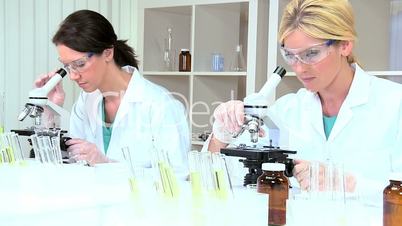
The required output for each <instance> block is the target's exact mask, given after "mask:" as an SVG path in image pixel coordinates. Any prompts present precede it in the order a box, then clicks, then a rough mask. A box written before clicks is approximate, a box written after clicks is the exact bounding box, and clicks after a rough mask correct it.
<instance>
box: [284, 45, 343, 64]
mask: <svg viewBox="0 0 402 226" xmlns="http://www.w3.org/2000/svg"><path fill="white" fill-rule="evenodd" d="M335 42H336V40H333V39H329V40H327V41H325V42H321V43H317V44H314V45H312V46H310V47H308V48H306V49H304V50H303V51H301V52H299V53H297V54H295V53H292V52H290V51H288V50H296V49H286V48H285V44H284V43H282V45H281V47H280V52H281V55H282V57H283V59H284V60H285V62H286V63H287V64H288V65H290V66H293V65H295V64H296V63H297V62H301V63H303V64H307V65H314V64H318V63H319V62H321V61H322V60H324V59H325V58H326V57H327V56H328V55H329V51H327V54H326V56H324V57H323V58H322V59H320V60H318V61H317V62H313V63H309V62H306V61H305V60H303V59H302V57H301V56H300V53H304V52H305V51H307V50H309V49H311V48H314V47H317V46H326V47H328V48H329V47H330V46H332V45H333V44H334V43H335ZM285 51H286V52H290V53H291V54H292V55H293V56H294V57H295V59H296V60H297V61H296V60H295V61H294V63H289V61H287V60H286V57H285V55H284V54H285Z"/></svg>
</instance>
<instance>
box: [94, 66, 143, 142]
mask: <svg viewBox="0 0 402 226" xmlns="http://www.w3.org/2000/svg"><path fill="white" fill-rule="evenodd" d="M122 69H123V70H125V71H126V72H128V73H131V74H132V76H131V79H130V81H129V83H128V87H127V90H126V91H125V92H126V93H125V94H124V97H123V99H122V101H121V102H120V106H119V109H118V110H117V113H116V118H115V121H114V123H113V126H114V125H116V124H118V123H120V122H121V120H122V119H123V118H124V116H125V115H126V114H127V113H128V111H129V107H130V106H129V105H130V104H129V103H134V102H142V101H145V99H144V97H145V93H144V86H145V85H146V84H145V79H144V77H143V76H142V75H141V74H140V73H139V72H138V70H137V69H136V68H135V67H132V66H124V67H122ZM87 101H88V102H87V104H86V110H87V112H88V113H89V115H92V116H93V117H90V120H89V124H90V127H91V131H92V133H93V134H94V135H95V134H97V131H96V129H97V128H98V127H97V126H96V125H97V123H102V122H103V119H102V111H103V109H102V101H103V95H102V93H101V92H100V91H99V90H95V91H94V92H92V93H89V96H88V100H87ZM95 106H96V107H95Z"/></svg>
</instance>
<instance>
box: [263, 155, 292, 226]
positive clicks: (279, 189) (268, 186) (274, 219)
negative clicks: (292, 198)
mask: <svg viewBox="0 0 402 226" xmlns="http://www.w3.org/2000/svg"><path fill="white" fill-rule="evenodd" d="M262 170H263V173H262V174H261V176H259V177H258V178H257V192H259V193H265V194H268V195H269V198H268V199H269V201H268V202H269V203H268V225H269V226H271V225H272V226H274V225H275V226H277V225H285V224H286V200H287V199H288V195H289V180H288V178H287V177H286V176H285V173H284V172H285V164H283V163H263V164H262Z"/></svg>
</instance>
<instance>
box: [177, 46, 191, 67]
mask: <svg viewBox="0 0 402 226" xmlns="http://www.w3.org/2000/svg"><path fill="white" fill-rule="evenodd" d="M179 71H191V54H190V50H189V49H181V51H180V55H179Z"/></svg>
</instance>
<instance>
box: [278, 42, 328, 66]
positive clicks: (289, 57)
mask: <svg viewBox="0 0 402 226" xmlns="http://www.w3.org/2000/svg"><path fill="white" fill-rule="evenodd" d="M334 43H335V40H327V41H325V42H323V43H318V44H315V45H312V46H310V47H309V48H307V49H305V50H303V51H301V52H299V53H296V52H297V50H298V49H288V48H285V47H284V45H283V44H282V46H281V47H280V51H281V54H282V57H283V59H284V60H285V62H286V63H287V64H289V65H292V66H293V65H295V64H296V63H297V61H299V62H301V63H303V64H308V65H313V64H316V63H318V62H320V61H321V60H323V59H324V58H325V57H327V56H328V55H329V52H330V49H329V47H330V46H331V45H332V44H334Z"/></svg>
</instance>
